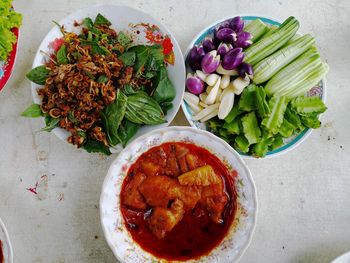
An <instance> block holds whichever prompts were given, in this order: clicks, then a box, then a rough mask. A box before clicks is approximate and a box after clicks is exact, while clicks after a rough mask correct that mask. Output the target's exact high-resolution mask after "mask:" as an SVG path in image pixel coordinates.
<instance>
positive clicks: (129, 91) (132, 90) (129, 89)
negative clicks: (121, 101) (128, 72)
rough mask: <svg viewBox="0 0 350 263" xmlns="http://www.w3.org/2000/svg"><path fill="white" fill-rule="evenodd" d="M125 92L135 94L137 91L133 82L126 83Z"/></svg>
mask: <svg viewBox="0 0 350 263" xmlns="http://www.w3.org/2000/svg"><path fill="white" fill-rule="evenodd" d="M123 92H124V94H125V95H131V94H135V93H136V91H135V90H134V88H133V87H132V85H131V84H125V85H124V86H123Z"/></svg>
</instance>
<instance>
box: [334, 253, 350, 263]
mask: <svg viewBox="0 0 350 263" xmlns="http://www.w3.org/2000/svg"><path fill="white" fill-rule="evenodd" d="M349 262H350V251H349V252H347V253H344V254H343V255H340V256H339V257H337V258H336V259H334V260H333V261H332V262H331V263H349Z"/></svg>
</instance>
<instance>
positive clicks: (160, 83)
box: [153, 66, 176, 103]
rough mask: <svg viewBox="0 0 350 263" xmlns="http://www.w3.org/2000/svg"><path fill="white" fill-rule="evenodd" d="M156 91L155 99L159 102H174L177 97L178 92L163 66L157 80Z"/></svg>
mask: <svg viewBox="0 0 350 263" xmlns="http://www.w3.org/2000/svg"><path fill="white" fill-rule="evenodd" d="M155 84H156V85H155V86H156V89H155V91H154V94H153V98H154V99H155V100H156V101H157V102H158V103H161V102H165V101H172V100H173V99H174V98H175V96H176V91H175V88H174V86H173V84H172V83H171V81H170V79H169V78H168V73H167V71H166V68H165V67H164V66H162V67H161V68H160V71H159V73H158V75H157V78H156V80H155Z"/></svg>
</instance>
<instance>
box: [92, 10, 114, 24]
mask: <svg viewBox="0 0 350 263" xmlns="http://www.w3.org/2000/svg"><path fill="white" fill-rule="evenodd" d="M94 24H95V25H97V26H99V25H107V26H110V25H112V23H111V22H110V21H109V20H108V19H107V18H105V17H104V16H103V15H101V14H100V13H98V14H97V16H96V19H95V23H94Z"/></svg>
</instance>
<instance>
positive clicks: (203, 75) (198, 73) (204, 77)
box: [196, 70, 208, 82]
mask: <svg viewBox="0 0 350 263" xmlns="http://www.w3.org/2000/svg"><path fill="white" fill-rule="evenodd" d="M196 74H197V76H198V78H200V79H201V80H203V81H204V82H205V79H206V78H207V76H208V74H205V73H204V72H203V71H201V70H196Z"/></svg>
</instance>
